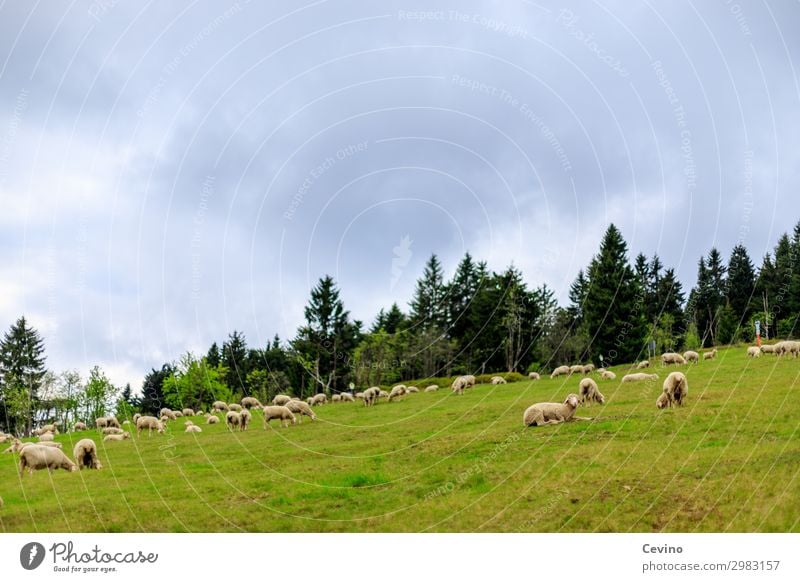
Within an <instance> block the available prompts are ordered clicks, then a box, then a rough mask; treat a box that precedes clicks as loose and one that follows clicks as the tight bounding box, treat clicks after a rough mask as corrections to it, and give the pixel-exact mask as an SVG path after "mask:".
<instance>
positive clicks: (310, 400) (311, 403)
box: [276, 396, 314, 406]
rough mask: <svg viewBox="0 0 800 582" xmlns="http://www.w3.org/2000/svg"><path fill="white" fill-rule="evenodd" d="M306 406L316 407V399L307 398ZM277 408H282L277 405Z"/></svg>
mask: <svg viewBox="0 0 800 582" xmlns="http://www.w3.org/2000/svg"><path fill="white" fill-rule="evenodd" d="M306 404H308V405H309V406H314V397H313V396H309V397H308V398H306ZM276 406H280V405H276Z"/></svg>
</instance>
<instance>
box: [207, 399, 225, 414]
mask: <svg viewBox="0 0 800 582" xmlns="http://www.w3.org/2000/svg"><path fill="white" fill-rule="evenodd" d="M211 410H215V411H217V412H228V405H227V404H225V403H224V402H223V401H222V400H215V401H214V402H213V404H211Z"/></svg>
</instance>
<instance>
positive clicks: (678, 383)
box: [664, 372, 689, 406]
mask: <svg viewBox="0 0 800 582" xmlns="http://www.w3.org/2000/svg"><path fill="white" fill-rule="evenodd" d="M688 393H689V383H688V381H687V380H686V376H684V375H683V374H682V373H681V372H672V373H671V374H670V375H669V376H667V379H666V380H664V394H666V395H667V401H668V403H667V406H681V405H682V404H683V401H684V400H685V399H686V395H687V394H688Z"/></svg>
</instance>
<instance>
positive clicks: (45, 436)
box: [39, 432, 55, 441]
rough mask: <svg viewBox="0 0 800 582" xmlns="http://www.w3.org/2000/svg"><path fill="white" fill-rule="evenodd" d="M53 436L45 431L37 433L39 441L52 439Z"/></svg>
mask: <svg viewBox="0 0 800 582" xmlns="http://www.w3.org/2000/svg"><path fill="white" fill-rule="evenodd" d="M54 438H55V437H53V433H51V432H45V433H42V434H40V435H39V440H40V441H53V440H54Z"/></svg>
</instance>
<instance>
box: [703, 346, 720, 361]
mask: <svg viewBox="0 0 800 582" xmlns="http://www.w3.org/2000/svg"><path fill="white" fill-rule="evenodd" d="M716 357H717V348H714V349H713V350H711V351H710V352H706V353H704V354H703V359H704V360H713V359H714V358H716Z"/></svg>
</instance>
